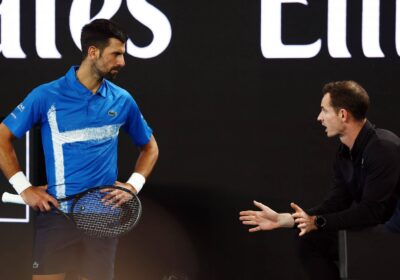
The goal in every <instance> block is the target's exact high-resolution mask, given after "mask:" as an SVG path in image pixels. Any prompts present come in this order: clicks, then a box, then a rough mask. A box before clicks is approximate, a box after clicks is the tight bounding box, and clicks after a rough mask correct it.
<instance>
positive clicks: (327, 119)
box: [318, 93, 344, 137]
mask: <svg viewBox="0 0 400 280" xmlns="http://www.w3.org/2000/svg"><path fill="white" fill-rule="evenodd" d="M339 114H340V112H336V111H335V109H334V108H333V107H332V105H331V96H330V94H329V93H327V94H325V95H324V97H323V98H322V101H321V112H320V113H319V115H318V121H319V122H321V124H322V125H323V126H325V128H326V129H325V132H326V135H327V136H328V137H333V136H336V135H339V136H340V135H341V134H342V133H343V130H344V125H343V121H342V118H340V116H339Z"/></svg>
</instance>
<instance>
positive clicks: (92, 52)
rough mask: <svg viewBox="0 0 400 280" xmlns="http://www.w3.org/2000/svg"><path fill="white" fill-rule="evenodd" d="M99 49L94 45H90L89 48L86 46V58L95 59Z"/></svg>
mask: <svg viewBox="0 0 400 280" xmlns="http://www.w3.org/2000/svg"><path fill="white" fill-rule="evenodd" d="M98 51H99V49H98V48H96V47H95V46H90V47H89V48H88V55H87V56H88V58H90V59H95V58H97V52H98Z"/></svg>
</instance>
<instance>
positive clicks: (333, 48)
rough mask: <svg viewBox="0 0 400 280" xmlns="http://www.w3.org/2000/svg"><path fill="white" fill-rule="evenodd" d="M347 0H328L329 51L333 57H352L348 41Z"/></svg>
mask: <svg viewBox="0 0 400 280" xmlns="http://www.w3.org/2000/svg"><path fill="white" fill-rule="evenodd" d="M346 12H347V0H336V1H328V51H329V54H330V55H331V56H332V57H342V58H345V57H351V54H350V52H349V50H348V49H347V42H346V27H347V20H346Z"/></svg>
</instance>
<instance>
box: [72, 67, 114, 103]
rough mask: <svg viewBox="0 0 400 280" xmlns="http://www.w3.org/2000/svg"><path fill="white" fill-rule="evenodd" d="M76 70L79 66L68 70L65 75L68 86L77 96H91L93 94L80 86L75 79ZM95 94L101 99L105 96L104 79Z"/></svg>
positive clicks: (105, 81) (105, 84)
mask: <svg viewBox="0 0 400 280" xmlns="http://www.w3.org/2000/svg"><path fill="white" fill-rule="evenodd" d="M78 69H79V65H74V66H72V67H71V68H70V69H69V70H68V72H67V74H66V75H65V77H66V79H67V82H68V84H69V85H70V87H71V88H72V89H73V90H74V91H75V92H77V93H79V94H84V95H89V96H92V95H93V93H92V92H91V91H90V90H89V89H87V88H86V87H85V86H84V85H82V84H81V82H80V81H79V80H78V78H77V77H76V71H77V70H78ZM97 93H98V94H99V95H100V96H102V97H106V96H107V80H106V79H103V81H102V83H101V85H100V87H99V89H98V90H97Z"/></svg>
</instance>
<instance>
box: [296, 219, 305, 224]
mask: <svg viewBox="0 0 400 280" xmlns="http://www.w3.org/2000/svg"><path fill="white" fill-rule="evenodd" d="M294 222H295V223H296V224H300V223H305V222H306V219H304V218H297V219H294Z"/></svg>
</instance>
